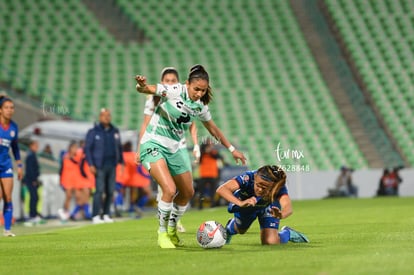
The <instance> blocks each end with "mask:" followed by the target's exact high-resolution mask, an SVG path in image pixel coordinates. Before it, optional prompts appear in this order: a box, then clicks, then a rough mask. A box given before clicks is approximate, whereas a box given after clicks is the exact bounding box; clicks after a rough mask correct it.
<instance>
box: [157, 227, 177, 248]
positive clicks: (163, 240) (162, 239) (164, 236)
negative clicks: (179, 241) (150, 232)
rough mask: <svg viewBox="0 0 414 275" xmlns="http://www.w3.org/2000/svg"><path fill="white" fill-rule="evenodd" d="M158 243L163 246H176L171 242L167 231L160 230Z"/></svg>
mask: <svg viewBox="0 0 414 275" xmlns="http://www.w3.org/2000/svg"><path fill="white" fill-rule="evenodd" d="M158 245H159V246H160V247H161V248H175V245H174V244H173V243H172V242H171V240H170V238H169V237H168V233H167V232H159V231H158Z"/></svg>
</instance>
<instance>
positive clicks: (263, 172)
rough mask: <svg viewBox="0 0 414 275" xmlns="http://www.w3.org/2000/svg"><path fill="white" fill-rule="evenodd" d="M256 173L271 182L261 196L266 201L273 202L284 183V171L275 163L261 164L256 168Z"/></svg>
mask: <svg viewBox="0 0 414 275" xmlns="http://www.w3.org/2000/svg"><path fill="white" fill-rule="evenodd" d="M257 174H258V175H259V176H260V177H261V178H262V179H264V180H266V181H269V182H273V183H274V184H273V186H272V187H271V189H270V190H269V192H268V193H267V196H266V197H265V198H263V199H264V200H266V201H270V202H273V201H274V200H275V199H276V196H277V194H278V193H279V191H280V189H281V188H282V187H283V186H285V184H286V173H285V171H283V170H282V168H280V167H279V166H277V165H266V166H262V167H260V168H259V169H258V170H257Z"/></svg>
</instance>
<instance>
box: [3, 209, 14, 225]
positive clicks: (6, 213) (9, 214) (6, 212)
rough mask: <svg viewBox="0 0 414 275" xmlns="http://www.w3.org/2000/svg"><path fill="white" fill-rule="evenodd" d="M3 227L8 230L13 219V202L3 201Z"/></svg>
mask: <svg viewBox="0 0 414 275" xmlns="http://www.w3.org/2000/svg"><path fill="white" fill-rule="evenodd" d="M3 217H4V229H5V230H10V228H11V224H12V219H13V204H12V202H5V203H4V209H3Z"/></svg>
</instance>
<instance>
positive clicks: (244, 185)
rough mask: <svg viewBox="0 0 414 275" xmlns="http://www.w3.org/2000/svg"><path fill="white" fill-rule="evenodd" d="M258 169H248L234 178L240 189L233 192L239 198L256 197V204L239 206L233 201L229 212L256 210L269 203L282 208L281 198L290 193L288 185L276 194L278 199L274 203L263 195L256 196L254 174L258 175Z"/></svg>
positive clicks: (263, 207)
mask: <svg viewBox="0 0 414 275" xmlns="http://www.w3.org/2000/svg"><path fill="white" fill-rule="evenodd" d="M256 173H257V170H254V171H247V172H244V173H243V174H241V175H239V176H237V177H235V178H234V180H236V181H237V183H238V184H239V186H240V189H238V190H236V191H235V192H234V193H233V194H234V196H235V197H237V198H239V199H240V200H246V199H248V198H251V197H256V201H257V203H256V205H255V206H253V207H243V208H242V207H239V206H236V205H234V204H233V203H230V204H229V208H228V210H229V212H231V213H234V212H254V211H257V210H262V209H265V208H266V207H268V206H269V205H271V204H272V205H274V206H276V207H279V208H280V204H279V198H280V197H281V196H283V195H287V194H288V190H287V188H286V185H285V186H283V187H282V188H280V190H279V192H278V193H277V195H276V199H275V201H274V202H273V203H271V202H269V201H265V200H264V199H262V197H259V196H256V195H255V194H254V175H256Z"/></svg>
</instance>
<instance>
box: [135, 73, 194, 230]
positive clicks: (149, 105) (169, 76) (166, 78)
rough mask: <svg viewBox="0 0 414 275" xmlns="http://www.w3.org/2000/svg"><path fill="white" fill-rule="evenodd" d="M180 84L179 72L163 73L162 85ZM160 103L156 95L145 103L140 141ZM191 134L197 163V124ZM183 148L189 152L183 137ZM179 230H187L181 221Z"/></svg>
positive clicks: (178, 226)
mask: <svg viewBox="0 0 414 275" xmlns="http://www.w3.org/2000/svg"><path fill="white" fill-rule="evenodd" d="M178 82H179V76H178V71H177V69H175V68H174V67H166V68H164V69H163V70H162V71H161V84H167V85H174V84H177V83H178ZM159 103H160V97H158V96H154V95H148V96H147V101H145V107H144V121H143V122H142V125H141V129H140V131H139V141H140V140H141V139H142V137H143V136H144V133H145V129H147V126H148V124H149V122H150V120H151V117H152V115H153V114H154V110H155V108H156V107H157V106H158V104H159ZM190 133H191V138H192V140H193V143H194V150H193V155H194V157H195V160H196V162H198V160H199V159H200V155H201V153H200V146H199V145H198V138H197V127H196V125H195V123H194V122H193V123H191V125H190ZM181 148H182V150H184V151H185V150H187V144H186V141H185V138H184V137H183V139H182V142H181ZM139 152H140V145H139V142H138V149H137V156H136V158H137V160H136V162H137V164H138V163H139V162H140V154H139ZM161 197H162V190H161V187H160V186H159V185H158V194H157V201H159V200H160V199H161ZM177 230H178V232H185V228H184V226H183V224H182V223H181V221H180V220H179V221H178V223H177Z"/></svg>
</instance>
